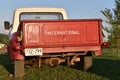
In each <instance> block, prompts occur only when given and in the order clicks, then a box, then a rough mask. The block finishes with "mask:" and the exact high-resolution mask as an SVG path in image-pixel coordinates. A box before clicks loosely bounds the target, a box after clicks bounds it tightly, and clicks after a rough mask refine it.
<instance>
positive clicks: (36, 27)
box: [5, 9, 102, 77]
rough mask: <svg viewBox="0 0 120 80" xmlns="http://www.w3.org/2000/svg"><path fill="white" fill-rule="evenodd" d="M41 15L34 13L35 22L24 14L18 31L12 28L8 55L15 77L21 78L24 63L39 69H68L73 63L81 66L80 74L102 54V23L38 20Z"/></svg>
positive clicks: (6, 26)
mask: <svg viewBox="0 0 120 80" xmlns="http://www.w3.org/2000/svg"><path fill="white" fill-rule="evenodd" d="M20 10H21V9H20ZM22 10H23V9H22ZM27 10H28V9H27ZM30 10H31V9H30ZM17 11H18V10H17ZM16 13H17V12H16ZM23 13H25V12H24V11H23ZM27 13H28V12H27ZM32 13H33V12H32ZM19 14H20V13H19ZM43 14H44V15H45V16H46V17H50V18H53V15H54V17H56V16H57V15H59V17H60V14H61V13H58V12H57V14H55V13H54V14H51V13H49V14H51V15H49V16H48V15H47V14H48V13H47V14H46V13H43ZM43 14H42V15H41V16H38V13H36V14H35V15H37V17H35V20H34V19H28V18H29V17H28V15H27V16H26V14H24V15H25V16H26V17H25V19H21V20H20V21H19V25H18V27H17V28H13V27H14V25H13V27H12V29H14V30H12V31H11V33H10V35H11V37H10V41H9V43H8V53H9V55H10V59H11V60H12V61H14V62H15V63H14V65H15V72H14V73H15V74H14V75H15V77H21V76H23V75H24V63H26V64H32V65H33V66H34V67H40V66H41V64H43V63H44V64H47V65H50V66H57V65H59V64H60V63H62V62H65V63H67V65H68V66H71V65H74V64H75V62H81V64H82V67H83V70H88V69H89V68H91V67H92V53H93V52H94V53H95V55H101V54H102V53H101V45H102V20H101V19H81V20H67V19H64V20H63V19H61V18H59V19H60V20H56V18H55V19H52V20H49V19H39V18H42V17H43ZM35 15H33V16H31V15H30V16H31V17H34V16H35ZM26 18H27V19H26ZM14 24H15V23H14ZM9 26H10V24H9V22H7V21H6V22H5V28H6V29H8V28H9ZM15 30H16V31H15Z"/></svg>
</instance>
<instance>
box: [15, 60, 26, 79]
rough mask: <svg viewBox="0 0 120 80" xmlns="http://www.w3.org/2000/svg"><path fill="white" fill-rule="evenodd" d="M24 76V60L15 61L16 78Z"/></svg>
mask: <svg viewBox="0 0 120 80" xmlns="http://www.w3.org/2000/svg"><path fill="white" fill-rule="evenodd" d="M23 76H24V60H15V61H14V77H23Z"/></svg>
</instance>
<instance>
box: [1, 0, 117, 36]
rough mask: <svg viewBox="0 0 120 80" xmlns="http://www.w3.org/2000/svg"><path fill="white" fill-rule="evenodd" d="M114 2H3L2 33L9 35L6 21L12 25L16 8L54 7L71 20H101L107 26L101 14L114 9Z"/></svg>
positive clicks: (40, 0)
mask: <svg viewBox="0 0 120 80" xmlns="http://www.w3.org/2000/svg"><path fill="white" fill-rule="evenodd" d="M114 4H115V3H114V0H1V2H0V33H5V34H8V31H6V30H4V21H10V22H11V23H12V19H13V13H14V10H15V9H16V8H25V7H52V8H64V9H65V10H66V12H67V15H68V18H69V19H92V18H101V19H102V20H103V25H106V23H105V20H106V18H105V17H104V16H103V14H102V13H101V12H100V11H101V10H104V9H105V8H109V9H112V8H114Z"/></svg>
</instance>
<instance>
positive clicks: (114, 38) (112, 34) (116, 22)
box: [101, 0, 120, 52]
mask: <svg viewBox="0 0 120 80" xmlns="http://www.w3.org/2000/svg"><path fill="white" fill-rule="evenodd" d="M101 12H102V14H103V15H104V16H105V17H106V18H107V20H106V22H107V23H108V24H110V26H109V27H106V26H105V27H103V29H104V30H105V31H106V32H107V33H108V34H109V35H108V42H109V43H110V47H111V48H114V49H116V50H117V52H118V51H119V47H120V0H115V8H113V9H108V8H105V10H102V11H101Z"/></svg>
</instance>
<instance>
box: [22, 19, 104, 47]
mask: <svg viewBox="0 0 120 80" xmlns="http://www.w3.org/2000/svg"><path fill="white" fill-rule="evenodd" d="M21 23H22V25H23V34H24V35H23V46H24V48H39V47H40V48H58V47H61V48H63V47H64V48H65V47H76V48H77V47H83V46H84V47H85V46H86V47H90V46H91V47H92V46H99V47H100V46H101V44H102V24H101V23H102V20H101V19H82V20H49V21H44V20H38V21H33V20H31V21H30V20H29V21H28V20H24V21H22V22H21Z"/></svg>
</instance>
